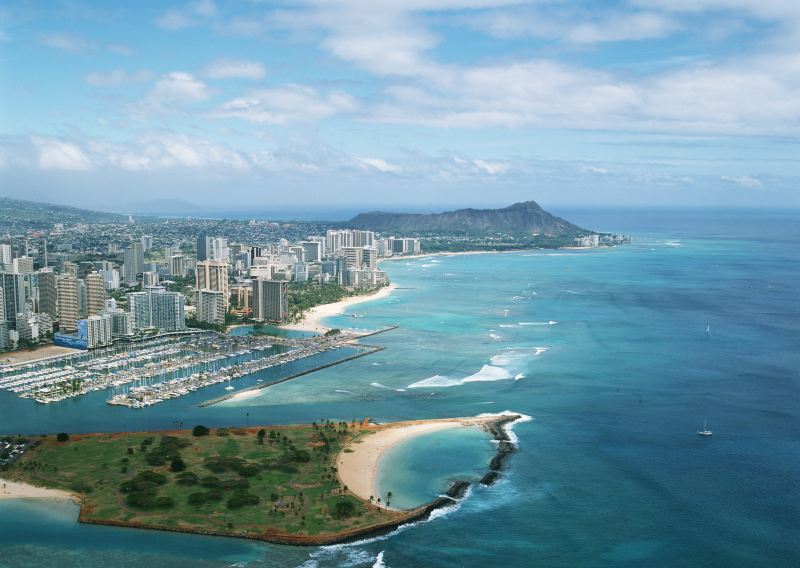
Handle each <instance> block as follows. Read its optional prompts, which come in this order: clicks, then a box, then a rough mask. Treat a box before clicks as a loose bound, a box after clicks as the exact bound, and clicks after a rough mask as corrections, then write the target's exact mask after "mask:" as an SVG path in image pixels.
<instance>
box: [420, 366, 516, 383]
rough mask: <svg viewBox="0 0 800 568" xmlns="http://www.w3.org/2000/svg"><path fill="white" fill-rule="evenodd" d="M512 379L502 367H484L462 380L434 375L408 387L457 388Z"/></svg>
mask: <svg viewBox="0 0 800 568" xmlns="http://www.w3.org/2000/svg"><path fill="white" fill-rule="evenodd" d="M511 378H513V375H512V374H511V373H509V372H508V371H507V370H506V369H503V368H502V367H495V366H493V365H484V366H483V367H481V370H480V371H478V372H477V373H474V374H472V375H470V376H468V377H464V378H463V379H451V378H448V377H445V376H442V375H434V376H432V377H428V378H427V379H424V380H422V381H418V382H416V383H413V384H410V385H408V388H410V389H419V388H426V387H457V386H460V385H463V384H465V383H482V382H492V381H506V380H508V379H511Z"/></svg>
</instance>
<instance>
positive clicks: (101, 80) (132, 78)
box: [86, 69, 153, 87]
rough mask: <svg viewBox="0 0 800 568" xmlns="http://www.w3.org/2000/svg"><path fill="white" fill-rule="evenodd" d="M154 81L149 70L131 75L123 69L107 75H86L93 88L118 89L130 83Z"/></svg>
mask: <svg viewBox="0 0 800 568" xmlns="http://www.w3.org/2000/svg"><path fill="white" fill-rule="evenodd" d="M152 79H153V73H152V72H150V71H147V70H144V69H143V70H141V71H135V72H133V73H129V72H127V71H124V70H122V69H114V70H113V71H108V72H106V73H102V72H93V73H89V74H88V75H86V82H87V83H89V84H90V85H92V86H93V87H117V86H119V85H126V84H129V83H141V82H144V81H150V80H152Z"/></svg>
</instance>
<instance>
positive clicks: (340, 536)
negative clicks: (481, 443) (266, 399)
mask: <svg viewBox="0 0 800 568" xmlns="http://www.w3.org/2000/svg"><path fill="white" fill-rule="evenodd" d="M523 418H525V417H524V416H523V415H520V414H515V413H510V412H509V413H502V414H492V415H482V416H474V417H467V418H442V419H432V420H413V421H407V422H395V423H388V424H382V425H379V424H372V425H371V426H370V429H371V430H372V431H370V432H368V433H365V434H363V435H362V436H360V437H359V438H357V439H356V440H359V439H362V440H364V439H368V438H369V437H371V436H377V435H380V434H381V433H384V432H390V433H391V432H393V431H401V430H403V429H409V428H411V429H412V430H411V431H412V432H413V434H412V435H411V436H401V438H402V439H408V438H410V437H413V436H416V435H420V434H422V433H424V432H427V431H430V430H428V429H427V428H426V427H431V426H432V427H433V428H434V430H439V429H442V428H451V427H481V428H483V429H485V430H486V431H487V432H488V433H489V434H490V435H491V436H492V437H493V439H494V440H495V441H497V442H498V450H497V454H496V455H495V457H494V458H493V459H492V461H491V463H490V464H489V472H488V473H487V474H486V475H485V476H484V477H483V478H482V479H481V481H480V483H481V484H484V485H491V484H492V483H493V482H494V481H495V479H496V478H497V476H498V474H499V470H500V469H502V468H503V467H504V461H505V459H506V458H507V457H508V456H510V455H511V454H512V453H513V452H514V451H516V447H515V446H514V444H513V443H512V441H511V439H510V437H509V434H508V431H507V430H506V428H507V426H509V425H510V424H513V423H514V422H516V421H518V420H521V419H523ZM287 427H288V426H274V427H273V428H275V429H281V428H287ZM247 431H248V432H249V433H254V432H256V427H252V428H247ZM178 432H183V433H184V434H185V433H186V431H173V430H166V431H159V432H148V434H162V435H170V434H174V433H178ZM102 435H103V434H86V435H84V436H88V437H92V436H102ZM356 440H353V442H351V444H348V445H347V446H345V447H344V448H342V450H341V452H340V454H339V455H338V456H337V457H336V460H337V461H335V462H334V463H337V464H338V460H340V459H341V457H342V456H343V455H352V454H349V453H346V452H345V450H346V449H347V448H350V447H351V445H353V443H354V442H356ZM363 444H364V442H363V441H362V442H361V443H360V444H359V443H356V444H355V445H356V446H362V445H363ZM354 453H355V452H354ZM377 463H378V461H377V460H375V467H377ZM338 469H340V468H337V470H338ZM337 476H340V471H337ZM339 481H340V482H341V477H339ZM2 482H4V483H6V484H7V487H6V490H9V489H13V490H14V494H13V495H12V492H11V491H8V494H6V495H2V494H0V498H2V497H5V498H6V499H16V498H35V499H58V500H64V499H66V500H71V501H74V502H76V503H77V504H78V505H79V506H80V513H79V515H78V522H80V523H85V524H95V525H104V526H115V527H125V528H133V529H144V530H160V531H166V532H177V533H189V534H198V535H207V536H223V537H228V538H244V539H251V540H258V541H262V542H269V543H274V544H283V545H292V546H326V545H333V544H344V543H352V542H357V541H360V540H362V539H365V538H372V537H377V536H381V535H385V534H388V533H391V532H393V531H394V530H396V529H397V528H398V527H401V526H403V525H406V524H408V523H411V522H415V521H420V520H425V519H427V518H429V517H430V516H431V514H432V513H433V512H434V511H436V510H437V509H443V508H447V507H451V506H453V504H454V503H456V502H458V501H459V500H461V499H462V498H464V496H465V495H466V494H467V491H468V489H469V488H470V486H471V485H472V484H471V483H470V482H468V481H463V480H461V481H454V482H452V483H451V484H450V486H449V487H448V488H447V489H446V490H445V491H443V494H442V495H441V496H439V497H437V498H436V499H434V500H432V501H430V502H428V503H425V504H423V505H420V506H419V507H416V508H414V509H409V510H395V509H391V508H385V507H383V509H384V510H385V511H386V513H385V514H386V516H387V518H386V520H383V521H380V522H377V523H374V524H372V525H369V526H362V527H355V528H349V529H344V530H340V531H338V532H327V533H319V534H313V535H311V534H296V533H289V532H284V531H283V530H281V529H276V528H267V527H265V529H264V530H263V531H259V532H252V533H245V534H231V533H229V532H227V531H225V530H220V529H214V528H192V527H182V526H179V525H177V526H176V525H161V524H158V523H153V524H147V523H144V522H140V521H125V520H117V519H96V518H91V516H90V515H91V514H92V512H93V511H90V510H88V509H87V507H86V504H85V503H84V499H83V497H82V496H81V495H78V494H74V493H69V492H67V491H64V490H59V489H44V488H40V487H35V486H33V485H29V484H25V483H19V482H11V481H8V480H4V481H0V483H2ZM10 486H13V487H10ZM347 493H349V494H350V495H352V496H354V497H356V498H359V496H358V495H356V494H355V493H354V492H353V491H352V489H350V488H348V491H347ZM364 501H365V502H368V499H365V500H364Z"/></svg>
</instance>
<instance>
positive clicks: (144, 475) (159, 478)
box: [136, 471, 167, 485]
mask: <svg viewBox="0 0 800 568" xmlns="http://www.w3.org/2000/svg"><path fill="white" fill-rule="evenodd" d="M136 477H137V478H139V479H141V480H142V481H149V482H150V483H154V484H156V485H164V484H165V483H166V482H167V478H166V476H164V475H161V474H160V473H156V472H155V471H142V472H139V474H138V475H137V476H136Z"/></svg>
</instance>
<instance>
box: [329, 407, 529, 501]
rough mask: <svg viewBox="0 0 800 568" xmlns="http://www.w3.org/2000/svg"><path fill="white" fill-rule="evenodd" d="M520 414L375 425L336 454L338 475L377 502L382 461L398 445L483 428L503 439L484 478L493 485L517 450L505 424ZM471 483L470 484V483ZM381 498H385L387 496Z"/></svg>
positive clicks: (355, 491)
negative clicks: (450, 432) (448, 433)
mask: <svg viewBox="0 0 800 568" xmlns="http://www.w3.org/2000/svg"><path fill="white" fill-rule="evenodd" d="M520 418H521V415H517V414H509V415H506V414H495V415H487V416H475V417H465V418H442V419H433V420H413V421H408V422H394V423H389V424H377V425H373V426H372V428H373V430H374V431H373V432H371V433H367V434H365V435H363V436H360V437H359V438H357V439H356V440H353V441H352V442H351V443H350V444H348V445H347V446H346V447H345V448H343V449H342V451H341V452H340V453H339V456H337V458H336V475H337V477H338V478H339V481H340V482H341V483H342V485H344V486H345V487H347V490H348V491H349V492H350V493H352V494H353V495H355V496H356V497H358V498H360V499H362V500H363V501H365V502H369V503H374V502H377V501H376V500H377V499H378V498H379V497H381V496H380V495H379V493H378V487H377V475H378V470H379V469H380V462H381V460H382V459H383V458H384V457H385V455H386V454H387V453H388V452H390V451H391V450H392V449H393V448H394V447H395V446H397V445H398V444H401V443H403V442H406V441H408V440H412V439H413V438H416V437H418V436H423V435H425V434H431V433H433V432H440V431H443V430H450V429H453V428H482V429H484V430H486V431H487V432H489V433H490V434H491V435H492V437H493V439H494V440H495V441H497V442H498V443H499V444H498V451H497V454H496V455H495V457H494V458H492V460H491V462H490V464H489V471H488V472H487V473H486V475H484V476H483V478H482V479H481V483H482V484H484V485H490V484H491V483H493V482H494V481H495V480H496V478H497V477H498V475H499V471H500V470H501V469H502V467H503V465H504V462H505V459H506V458H507V457H508V456H509V455H510V454H511V453H513V452H514V451H515V450H516V448H515V447H514V445H513V444H512V443H511V440H510V439H509V437H508V434H507V433H506V432H505V430H504V426H505V425H506V424H508V423H509V422H514V421H516V420H518V419H520ZM465 483H466V482H465ZM467 485H469V484H468V483H467ZM373 499H374V500H375V501H374V500H373ZM381 499H382V500H384V502H385V499H384V498H383V497H381ZM383 507H384V508H385V509H388V510H391V511H396V512H408V511H409V510H407V509H396V508H393V507H386V506H385V505H384V506H383Z"/></svg>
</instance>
